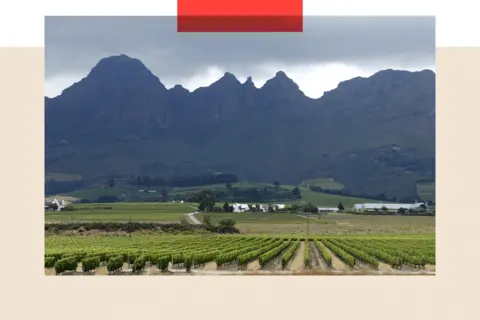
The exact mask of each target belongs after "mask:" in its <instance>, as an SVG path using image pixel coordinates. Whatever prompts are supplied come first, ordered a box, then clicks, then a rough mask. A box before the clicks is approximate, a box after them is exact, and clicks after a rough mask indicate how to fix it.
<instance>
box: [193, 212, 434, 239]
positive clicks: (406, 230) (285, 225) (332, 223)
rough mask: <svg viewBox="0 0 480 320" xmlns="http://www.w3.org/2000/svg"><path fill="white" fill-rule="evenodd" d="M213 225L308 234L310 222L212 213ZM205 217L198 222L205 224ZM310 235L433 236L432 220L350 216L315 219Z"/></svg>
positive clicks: (247, 231)
mask: <svg viewBox="0 0 480 320" xmlns="http://www.w3.org/2000/svg"><path fill="white" fill-rule="evenodd" d="M207 215H208V216H210V217H211V219H212V220H213V221H219V220H220V219H225V218H231V219H234V220H235V221H237V224H236V227H237V228H238V229H239V230H240V232H241V233H242V234H290V235H292V234H301V235H305V234H306V228H307V221H306V218H304V217H299V216H297V215H295V214H293V213H250V212H245V213H209V214H207ZM202 217H203V214H202V213H201V214H198V215H197V218H198V219H199V220H200V221H202ZM308 222H309V226H308V228H309V233H310V234H315V235H325V234H433V233H435V217H432V216H417V217H414V216H373V215H372V216H369V215H354V214H348V213H329V214H326V215H321V216H318V215H312V216H311V217H310V219H309V221H308Z"/></svg>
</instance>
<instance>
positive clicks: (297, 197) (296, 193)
mask: <svg viewBox="0 0 480 320" xmlns="http://www.w3.org/2000/svg"><path fill="white" fill-rule="evenodd" d="M292 194H293V197H294V198H295V200H300V199H302V193H301V192H300V189H298V187H295V188H294V189H293V190H292Z"/></svg>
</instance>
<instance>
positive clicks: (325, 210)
mask: <svg viewBox="0 0 480 320" xmlns="http://www.w3.org/2000/svg"><path fill="white" fill-rule="evenodd" d="M338 211H339V210H338V208H335V207H331V208H322V207H318V212H338Z"/></svg>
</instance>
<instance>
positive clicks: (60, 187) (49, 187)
mask: <svg viewBox="0 0 480 320" xmlns="http://www.w3.org/2000/svg"><path fill="white" fill-rule="evenodd" d="M83 187H85V182H84V181H83V180H75V181H57V180H54V179H49V180H47V181H46V182H45V195H52V194H59V193H67V192H72V191H75V190H78V189H81V188H83Z"/></svg>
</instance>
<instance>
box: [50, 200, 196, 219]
mask: <svg viewBox="0 0 480 320" xmlns="http://www.w3.org/2000/svg"><path fill="white" fill-rule="evenodd" d="M73 208H74V209H75V210H74V211H53V212H47V213H45V221H49V222H53V221H72V222H73V221H75V222H79V221H83V222H88V221H129V220H130V219H131V220H132V221H150V222H176V223H178V222H180V219H181V218H182V217H184V214H185V213H189V212H192V211H194V209H193V208H192V207H190V206H188V205H187V204H180V203H159V202H146V203H141V202H119V203H108V204H104V203H101V204H100V203H96V204H74V205H73ZM108 208H111V209H108Z"/></svg>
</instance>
